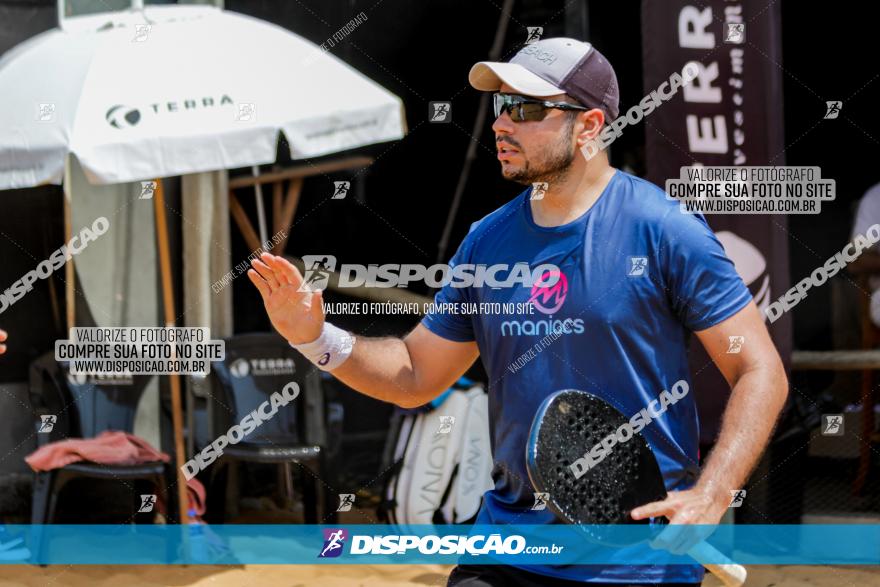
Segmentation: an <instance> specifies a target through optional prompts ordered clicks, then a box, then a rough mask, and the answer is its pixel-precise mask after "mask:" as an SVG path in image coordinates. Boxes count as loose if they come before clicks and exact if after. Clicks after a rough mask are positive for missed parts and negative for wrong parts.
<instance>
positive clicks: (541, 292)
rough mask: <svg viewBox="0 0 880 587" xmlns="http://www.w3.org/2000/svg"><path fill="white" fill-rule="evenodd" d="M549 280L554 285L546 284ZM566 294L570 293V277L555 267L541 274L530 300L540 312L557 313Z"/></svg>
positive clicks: (533, 287)
mask: <svg viewBox="0 0 880 587" xmlns="http://www.w3.org/2000/svg"><path fill="white" fill-rule="evenodd" d="M553 277H558V279H552V278H553ZM548 282H550V283H552V284H553V285H546V284H547V283H548ZM566 295H568V278H566V277H565V273H563V272H562V271H559V270H558V269H553V270H550V271H545V272H544V273H543V274H542V275H541V279H539V280H538V281H536V282H535V285H533V286H532V292H531V295H530V296H529V301H530V302H531V303H532V305H533V306H534V307H535V308H536V309H537V310H538V311H539V312H542V313H544V314H555V313H556V312H558V311H559V308H561V307H562V304H563V303H565V296H566Z"/></svg>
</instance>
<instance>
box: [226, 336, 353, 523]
mask: <svg viewBox="0 0 880 587" xmlns="http://www.w3.org/2000/svg"><path fill="white" fill-rule="evenodd" d="M225 343H226V357H225V359H224V360H223V361H219V362H215V363H212V364H211V375H212V379H213V386H212V387H213V389H214V397H213V398H211V400H209V401H210V402H211V404H212V405H211V406H210V411H211V413H212V416H211V422H212V431H211V438H212V439H213V438H217V437H218V436H219V435H221V434H225V433H226V431H227V430H229V428H230V427H231V426H233V425H234V424H238V423H239V422H241V420H242V418H244V417H245V416H246V415H247V414H249V413H251V412H252V411H253V410H255V409H256V408H257V407H258V406H260V404H262V403H263V402H265V401H267V400H268V399H269V398H270V397H271V395H272V394H273V393H274V392H281V390H282V389H283V388H284V386H285V385H287V384H288V383H290V382H291V381H293V382H295V383H296V384H297V385H298V386H299V389H300V394H299V396H298V397H297V398H296V399H295V400H294V401H293V402H292V403H289V404H288V405H287V406H280V407H279V409H278V412H277V413H276V414H275V415H274V416H273V417H272V418H270V419H269V420H266V421H263V422H262V424H260V425H259V426H258V427H257V428H256V429H254V430H253V431H252V432H251V433H250V434H249V435H248V436H246V437H244V438H243V439H241V440H240V441H239V442H238V443H237V444H228V445H227V446H226V447H225V448H224V449H223V456H222V457H221V460H223V461H225V463H224V464H225V465H227V466H230V467H232V466H234V465H235V462H236V461H246V462H253V463H267V464H277V465H280V467H281V470H280V471H279V473H280V482H281V485H283V487H284V490H285V497H286V499H287V500H288V502H289V503H293V471H292V465H293V464H294V463H297V464H299V465H301V466H302V467H303V476H304V477H305V482H304V483H303V486H302V493H303V513H304V518H305V522H306V523H307V524H317V523H333V522H335V521H336V510H335V508H334V507H333V503H334V500H335V498H336V496H335V495H334V494H333V488H332V487H331V486H330V484H329V483H327V480H328V479H329V477H328V475H329V474H330V466H329V462H328V458H327V457H328V455H327V450H326V446H327V445H326V429H325V422H324V420H325V418H324V398H323V394H322V392H321V378H320V371H318V370H317V369H316V368H315V367H314V366H313V365H312V364H311V363H309V362H308V361H306V360H305V359H304V358H303V357H302V355H300V354H299V353H298V352H296V351H295V350H294V349H293V348H292V347H291V346H290V345H289V344H288V343H287V341H286V340H284V339H283V338H281V337H280V336H278V335H277V334H274V333H252V334H241V335H236V336H233V337H230V338H227V339H225ZM218 469H219V468H218ZM227 472H228V470H227ZM216 474H217V469H215V470H214V471H213V472H212V477H213V476H215V475H216ZM319 501H320V502H321V503H320V506H319Z"/></svg>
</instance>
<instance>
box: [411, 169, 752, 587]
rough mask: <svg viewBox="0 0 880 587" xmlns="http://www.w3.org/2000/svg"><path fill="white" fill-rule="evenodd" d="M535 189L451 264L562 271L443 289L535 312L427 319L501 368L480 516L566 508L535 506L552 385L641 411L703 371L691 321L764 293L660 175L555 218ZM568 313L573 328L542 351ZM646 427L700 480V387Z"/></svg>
mask: <svg viewBox="0 0 880 587" xmlns="http://www.w3.org/2000/svg"><path fill="white" fill-rule="evenodd" d="M529 194H530V190H528V189H527V190H526V191H524V192H523V193H521V194H520V195H519V196H517V197H516V198H515V199H513V200H512V201H511V202H509V203H508V204H506V205H505V206H502V207H501V208H499V209H498V210H496V211H494V212H492V213H491V214H489V215H488V216H486V217H485V218H483V219H482V220H480V221H478V222H475V223H474V224H473V225H472V226H471V229H470V232H469V233H468V235H467V236H466V237H465V239H464V241H463V242H462V244H461V246H460V247H459V248H458V251H457V252H456V254H455V256H454V257H453V259H452V261H451V262H450V264H451V265H452V266H455V265H458V264H461V263H471V264H486V265H491V264H496V263H506V264H508V265H510V266H513V265H514V264H516V263H523V262H525V263H528V264H529V267H530V268H532V269H534V268H536V267H537V266H538V265H540V264H542V263H552V264H554V265H556V266H558V267H559V269H560V271H561V273H562V275H561V276H560V277H559V279H558V280H557V281H556V284H554V285H553V286H548V287H546V288H541V287H540V284H539V286H538V287H537V288H535V289H533V288H531V287H527V286H522V285H517V286H515V287H504V288H498V289H493V288H492V287H488V286H485V285H484V286H482V287H451V286H450V285H447V286H446V287H444V288H443V289H442V290H441V291H440V292H439V293H438V294H437V295H436V297H435V302H436V303H437V304H441V303H459V304H462V303H464V304H475V303H476V304H480V303H491V302H499V303H502V304H504V303H507V304H510V303H513V304H524V303H530V304H531V305H532V306H534V310H532V312H533V313H531V314H519V315H517V314H504V313H503V312H501V313H494V312H482V313H478V314H469V313H463V312H462V313H450V312H442V313H439V312H438V313H430V314H428V315H426V316H425V318H424V319H423V321H422V324H424V325H425V327H427V328H428V329H429V330H430V331H431V332H433V333H435V334H437V335H439V336H441V337H443V338H446V339H449V340H454V341H460V342H463V341H476V343H477V346H478V347H479V350H480V357H481V359H482V361H483V364H484V366H485V368H486V372H487V373H488V376H489V419H490V429H491V439H492V453H493V460H494V468H493V471H492V478H493V480H494V483H495V487H494V489H492V490H490V491H488V492H486V494H485V495H484V500H483V506H482V508H481V509H480V513H479V515H478V518H477V523H480V524H549V523H558V522H559V521H558V520H556V518H555V516H554V515H553V514H552V513H551V512H550V511H549V510H544V511H532V510H531V507H532V505H533V504H534V491H535V490H534V488H533V487H532V485H531V483H530V481H529V478H528V474H527V472H526V464H525V446H526V439H527V436H528V433H529V427H530V425H531V422H532V419H533V417H534V415H535V413H536V412H537V409H538V406H539V405H540V404H541V402H542V401H543V400H544V398H545V397H546V396H547V395H549V394H550V393H552V392H554V391H556V390H559V389H564V388H572V389H580V390H583V391H588V392H590V393H593V394H595V395H597V396H599V397H601V398H603V399H604V400H605V401H607V402H609V403H610V404H611V405H613V406H615V407H616V408H617V409H618V410H620V411H621V412H622V413H623V414H625V415H627V416H628V417H629V416H630V415H633V414H636V413H637V412H638V411H639V410H641V409H642V408H645V407H647V406H648V404H649V403H650V402H651V401H652V400H655V399H656V398H657V397H658V395H659V394H660V392H661V391H662V390H668V389H670V387H671V386H672V384H673V383H675V382H676V381H678V380H680V379H685V380H687V381H688V383H690V377H689V371H688V361H687V347H688V338H689V336H690V332H692V331H699V330H704V329H706V328H709V327H710V326H713V325H715V324H718V323H719V322H722V321H723V320H725V319H727V318H729V317H731V316H733V315H734V314H736V313H737V312H738V311H740V310H741V309H742V308H744V307H745V306H746V305H747V304H748V303H749V302H750V301H751V299H752V296H751V294H750V293H749V290H748V289H747V288H746V286H745V284H744V283H743V282H742V280H741V279H740V277H739V275H738V274H737V273H736V270H735V269H734V266H733V263H732V262H731V261H730V260H729V259H728V258H727V256H726V255H725V253H724V249H723V248H722V246H721V243H720V242H719V241H718V239H717V238H716V237H715V235H714V233H713V232H712V229H711V228H709V226H708V224H707V223H706V221H705V219H704V218H703V217H702V216H695V215H690V214H684V213H682V212H680V211H679V204H678V203H677V202H672V201H669V200H667V199H666V197H665V193H664V192H663V191H662V190H661V189H660V188H658V187H657V186H655V185H653V184H651V183H649V182H647V181H644V180H642V179H639V178H637V177H634V176H632V175H629V174H627V173H624V172H622V171H619V170H618V171H617V172H616V173H615V174H614V176H613V177H612V179H611V181H610V182H609V183H608V186H607V187H606V188H605V190H604V192H603V193H602V195H601V196H600V197H599V199H598V200H597V201H596V202H595V203H594V204H593V206H592V207H591V208H590V209H589V210H588V211H587V212H585V213H584V214H583V215H582V216H581V217H580V218H578V219H576V220H574V221H572V222H570V223H568V224H565V225H562V226H554V227H541V226H538V225H537V224H535V222H534V219H533V218H532V212H531V205H530V200H529ZM498 277H499V278H500V279H503V274H498ZM471 307H472V306H471ZM510 307H511V306H508V308H510ZM513 307H516V306H513ZM447 308H448V306H447ZM566 320H570V322H568V323H567V324H568V325H569V327H568V328H566V329H565V330H566V331H563V332H562V334H561V336H559V337H558V338H556V339H555V340H554V341H552V342H551V343H550V344H548V345H547V346H546V347H545V348H542V350H541V352H539V353H533V354H534V356H533V357H532V356H530V354H529V350H530V349H532V350H533V351H534V348H535V344H536V343H538V342H539V341H540V340H541V339H542V338H544V337H545V336H547V334H548V333H552V332H554V330H556V331H557V332H558V331H559V325H560V324H562V323H563V322H564V321H566ZM551 321H552V322H551ZM554 336H556V335H555V334H554ZM538 346H539V348H541V345H540V344H539V345H538ZM642 434H643V435H644V437H645V439H646V440H647V441H648V443H649V445H650V446H651V448H652V450H653V451H654V454H655V456H656V457H657V461H658V463H659V465H660V468H661V470H662V472H663V476H664V479H665V483H666V488H667V490H681V489H687V488H688V487H691V486H692V485H693V484H694V482H695V480H696V478H697V475H698V472H699V469H698V466H697V458H698V454H697V450H698V443H699V422H698V418H697V408H696V403H695V401H694V397H693V390H691V392H690V393H688V395H687V396H685V397H684V398H683V399H681V400H680V401H678V402H677V403H676V404H675V405H674V406H672V407H670V408H669V409H668V410H667V411H666V412H665V414H663V415H662V416H661V417H660V418H659V419H657V420H654V421H653V422H652V423H651V424H649V425H648V426H646V427H645V428H644V430H643V431H642ZM588 547H589V546H588V545H585V548H588ZM645 562H646V563H649V562H650V561H645ZM525 568H527V569H528V570H530V571H532V572H538V573H542V574H546V575H552V576H556V577H561V578H565V579H569V580H581V581H585V582H589V581H605V582H657V581H661V582H698V581H700V580H701V578H702V573H703V570H702V567H700V566H699V565H693V566H690V565H670V566H662V565H650V564H644V565H639V566H624V565H614V566H609V565H589V566H586V565H576V566H540V567H538V566H529V567H525Z"/></svg>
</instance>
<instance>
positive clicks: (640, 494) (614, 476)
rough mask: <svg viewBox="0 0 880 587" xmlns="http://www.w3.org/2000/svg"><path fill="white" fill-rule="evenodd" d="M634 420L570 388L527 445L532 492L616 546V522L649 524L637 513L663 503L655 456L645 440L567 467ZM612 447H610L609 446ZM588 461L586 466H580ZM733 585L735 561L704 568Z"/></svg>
mask: <svg viewBox="0 0 880 587" xmlns="http://www.w3.org/2000/svg"><path fill="white" fill-rule="evenodd" d="M628 422H629V419H628V418H627V417H625V416H624V415H623V414H622V413H620V412H619V411H618V410H617V409H616V408H614V407H613V406H611V405H610V404H609V403H608V402H606V401H604V400H603V399H601V398H599V397H596V396H595V395H593V394H591V393H588V392H585V391H577V390H573V389H567V390H562V391H557V392H555V393H553V394H551V395H550V396H548V397H547V398H546V399H545V400H544V402H543V403H542V404H541V407H540V408H539V409H538V413H537V414H536V415H535V418H534V420H533V422H532V427H531V430H530V431H529V439H528V443H527V445H526V467H527V470H528V474H529V479H530V480H531V482H532V485H533V486H534V488H535V490H536V491H538V492H540V493H546V494H548V499H547V507H548V508H549V509H550V510H551V511H552V512H553V513H554V514H556V516H558V517H559V518H560V519H561V520H563V521H565V522H568V523H570V524H576V525H579V526H583V527H584V531H585V534H586V535H587V537H588V538H590V539H591V540H594V541H596V542H598V543H603V544H612V545H614V546H624V544H620V543H619V542H618V543H616V544H615V543H614V541H615V540H618V541H619V540H620V533H619V532H617V533H615V532H613V527H612V526H610V525H614V524H647V523H648V520H633V519H632V517H631V516H630V512H632V510H633V509H635V508H636V507H639V506H642V505H645V504H647V503H651V502H654V501H660V500H663V499H665V498H666V495H667V493H666V486H665V485H664V483H663V476H662V474H661V472H660V467H659V465H658V464H657V460H656V458H655V457H654V453H653V452H652V451H651V448H650V447H649V446H648V443H647V441H645V439H644V438H643V437H642V436H641V434H638V433H635V434H633V435H632V436H631V437H627V438H626V440H618V441H617V442H616V444H614V445H613V447H611V449H610V450H607V451H604V452H605V453H606V454H605V456H604V458H602V459H601V460H600V459H599V456H598V455H597V458H595V459H594V462H593V463H591V464H592V466H591V467H582V468H580V469H579V474H580V475H579V476H578V477H576V476H575V474H574V472H573V471H572V469H571V468H570V466H571V465H572V463H575V462H576V461H577V460H578V459H579V458H581V457H583V456H584V455H585V454H589V453H590V451H591V450H592V449H593V447H594V446H596V445H597V444H601V443H602V441H603V439H605V438H607V437H608V436H609V435H616V434H617V430H618V428H620V426H621V425H622V424H626V423H628ZM606 444H607V441H606ZM583 462H584V461H581V463H583ZM688 554H689V555H690V556H692V557H693V558H694V559H696V560H698V561H699V560H725V559H726V557H724V556H723V555H722V554H721V553H719V552H718V551H717V550H716V549H715V548H714V547H712V546H710V545H709V544H707V543H706V542H701V543H700V544H697V545H696V546H694V547H692V548H691V549H690V550H689V551H688ZM704 566H705V567H706V569H708V570H709V571H710V572H712V574H714V575H715V576H717V577H718V578H719V579H720V580H721V582H722V583H724V585H726V586H728V587H739V586H740V585H742V584H743V583H744V582H745V580H746V569H745V567H743V566H741V565H737V564H735V563H733V562H730V563H722V564H704Z"/></svg>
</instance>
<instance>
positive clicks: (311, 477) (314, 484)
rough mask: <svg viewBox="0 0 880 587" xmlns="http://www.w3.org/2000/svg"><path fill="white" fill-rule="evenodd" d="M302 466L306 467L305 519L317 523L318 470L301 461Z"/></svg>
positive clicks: (304, 481) (303, 490)
mask: <svg viewBox="0 0 880 587" xmlns="http://www.w3.org/2000/svg"><path fill="white" fill-rule="evenodd" d="M300 467H301V468H303V469H306V470H305V471H303V477H304V478H303V484H302V493H303V521H304V522H305V523H306V524H317V523H318V521H319V520H320V518H319V517H318V499H317V498H318V492H317V489H318V483H320V480H319V479H318V475H317V471H315V470H314V469H313V468H312V467H310V466H308V465H305V464H303V463H300Z"/></svg>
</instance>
